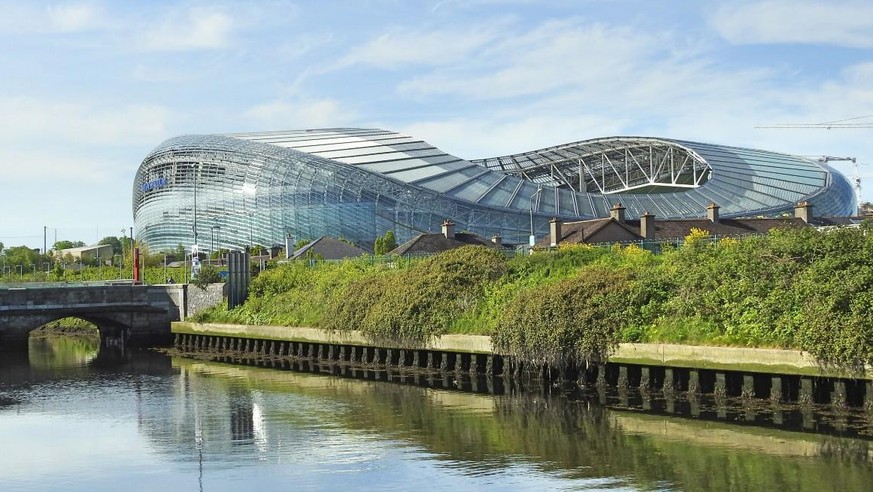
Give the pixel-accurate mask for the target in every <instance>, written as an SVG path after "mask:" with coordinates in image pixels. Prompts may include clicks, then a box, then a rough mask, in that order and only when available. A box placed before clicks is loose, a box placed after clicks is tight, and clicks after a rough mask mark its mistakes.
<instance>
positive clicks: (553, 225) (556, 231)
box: [549, 217, 561, 246]
mask: <svg viewBox="0 0 873 492" xmlns="http://www.w3.org/2000/svg"><path fill="white" fill-rule="evenodd" d="M549 238H550V239H551V243H552V246H557V245H558V243H559V242H561V219H559V218H557V217H552V220H550V221H549Z"/></svg>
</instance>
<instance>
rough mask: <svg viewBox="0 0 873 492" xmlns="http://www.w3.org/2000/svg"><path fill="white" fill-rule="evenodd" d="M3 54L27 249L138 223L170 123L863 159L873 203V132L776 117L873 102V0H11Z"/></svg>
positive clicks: (524, 145)
mask: <svg viewBox="0 0 873 492" xmlns="http://www.w3.org/2000/svg"><path fill="white" fill-rule="evenodd" d="M0 67H2V68H0V73H2V76H0V172H2V174H0V176H2V181H0V183H2V184H0V211H2V217H3V219H2V221H0V242H3V243H4V244H5V245H6V246H15V245H20V244H27V245H31V246H33V247H41V246H42V231H43V226H47V227H48V230H49V239H48V242H49V245H51V243H52V242H53V240H54V237H55V230H56V231H57V238H58V239H70V240H81V241H85V242H86V243H93V242H96V241H97V240H98V239H100V238H102V237H104V236H107V235H114V236H118V235H120V234H121V229H122V228H127V227H130V226H131V225H133V218H132V211H131V189H132V186H133V177H134V173H135V172H136V169H137V167H138V166H139V164H140V162H141V161H142V159H143V157H145V155H146V154H147V153H148V152H149V150H151V149H152V148H154V147H155V146H157V145H158V144H159V143H161V142H162V141H163V140H165V139H167V138H170V137H173V136H176V135H181V134H197V133H229V132H243V131H262V130H287V129H299V128H310V127H334V126H354V127H380V128H385V129H391V130H398V131H402V132H405V133H409V134H412V135H414V136H416V137H418V138H422V139H424V140H426V141H428V142H430V143H431V144H433V145H436V146H437V147H439V148H441V149H442V150H444V151H446V152H449V153H451V154H454V155H457V156H459V157H464V158H481V157H488V156H493V155H503V154H508V153H513V152H521V151H526V150H532V149H536V148H540V147H546V146H550V145H555V144H559V143H565V142H570V141H576V140H583V139H586V138H594V137H601V136H611V135H645V136H663V137H673V138H682V139H688V140H698V141H704V142H713V143H722V144H728V145H736V146H744V147H754V148H762V149H766V150H774V151H781V152H787V153H793V154H798V155H837V156H853V157H857V158H858V159H859V162H861V163H863V164H862V165H861V166H860V171H861V175H862V177H863V179H862V180H863V185H864V189H863V198H864V199H865V200H873V165H867V164H868V163H869V164H873V143H871V142H873V140H871V138H870V137H871V134H873V128H862V129H840V130H822V129H814V130H797V129H790V130H786V129H761V128H756V126H759V125H765V124H773V123H817V122H825V121H833V120H841V119H845V118H853V117H858V116H867V115H873V3H871V2H869V1H853V0H846V1H840V2H834V1H827V0H823V1H804V0H772V1H759V2H742V1H725V2H718V1H708V2H699V1H671V2H652V1H650V0H648V1H646V0H640V1H630V0H628V1H622V0H610V1H596V0H589V1H585V0H576V1H560V0H557V1H550V2H534V1H521V0H518V1H511V0H505V1H501V0H465V1H453V0H442V1H410V0H406V1H401V0H354V1H352V0H350V1H344V0H338V1H330V2H329V1H287V2H286V1H263V2H221V1H215V0H210V1H208V2H198V1H194V2H170V1H167V2H160V1H154V2H145V1H143V2H121V1H117V2H113V1H79V2H49V3H44V2H31V1H6V0H0ZM854 121H856V122H859V123H868V124H869V123H873V117H867V118H860V119H858V120H854ZM835 167H837V168H838V169H840V170H842V171H844V172H845V173H846V174H847V175H851V174H852V168H851V166H850V165H847V164H845V163H836V164H835Z"/></svg>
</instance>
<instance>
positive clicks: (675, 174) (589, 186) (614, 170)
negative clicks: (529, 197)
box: [471, 138, 712, 195]
mask: <svg viewBox="0 0 873 492" xmlns="http://www.w3.org/2000/svg"><path fill="white" fill-rule="evenodd" d="M471 162H473V163H474V164H478V165H480V166H484V167H487V168H489V169H496V170H500V171H502V172H504V173H506V174H509V175H511V176H519V177H522V178H524V179H526V180H528V181H532V182H534V183H538V184H542V185H544V186H553V187H557V188H561V187H565V188H569V189H571V190H573V191H582V192H589V193H601V194H607V195H608V194H614V193H628V192H634V193H657V192H660V191H676V190H679V189H682V188H696V187H698V186H700V185H702V184H703V183H705V182H706V180H707V179H708V176H709V174H710V172H711V171H712V169H711V168H710V167H709V165H708V164H707V163H706V161H705V160H704V159H703V158H702V157H700V155H698V154H697V153H696V152H694V151H693V150H691V149H689V148H687V147H684V146H682V145H679V144H676V143H673V142H666V141H664V140H657V139H651V138H633V139H627V138H623V139H619V138H604V139H597V140H588V141H584V142H575V143H571V144H565V145H559V146H555V147H549V148H546V149H540V150H535V151H531V152H525V153H523V154H515V155H509V156H504V157H493V158H489V159H480V160H474V161H471Z"/></svg>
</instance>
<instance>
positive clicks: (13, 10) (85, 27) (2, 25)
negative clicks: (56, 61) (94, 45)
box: [0, 2, 112, 34]
mask: <svg viewBox="0 0 873 492" xmlns="http://www.w3.org/2000/svg"><path fill="white" fill-rule="evenodd" d="M2 12H3V13H2V15H0V32H6V33H37V34H43V33H55V32H61V33H72V32H82V31H89V30H97V29H104V28H108V27H110V26H111V24H112V23H111V22H109V20H108V19H107V16H106V14H105V12H104V11H103V9H102V8H101V7H100V6H99V5H96V4H93V3H88V2H79V3H58V4H53V5H48V6H42V5H40V4H38V3H29V4H4V5H3V6H2Z"/></svg>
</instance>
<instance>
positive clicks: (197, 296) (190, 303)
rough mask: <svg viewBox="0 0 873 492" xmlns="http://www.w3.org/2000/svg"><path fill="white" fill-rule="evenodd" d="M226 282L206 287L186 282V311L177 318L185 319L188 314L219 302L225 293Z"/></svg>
mask: <svg viewBox="0 0 873 492" xmlns="http://www.w3.org/2000/svg"><path fill="white" fill-rule="evenodd" d="M226 285H227V284H223V283H222V284H209V285H207V286H206V289H201V288H200V287H197V286H196V285H193V284H188V285H187V286H186V287H187V288H188V295H187V301H186V303H185V306H186V311H185V313H183V314H184V315H183V316H180V318H179V319H185V318H187V317H188V316H194V315H195V314H197V313H199V312H200V311H203V310H204V309H206V308H209V307H212V306H215V305H218V304H221V303H222V302H224V298H225V296H226V295H227V290H226Z"/></svg>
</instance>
